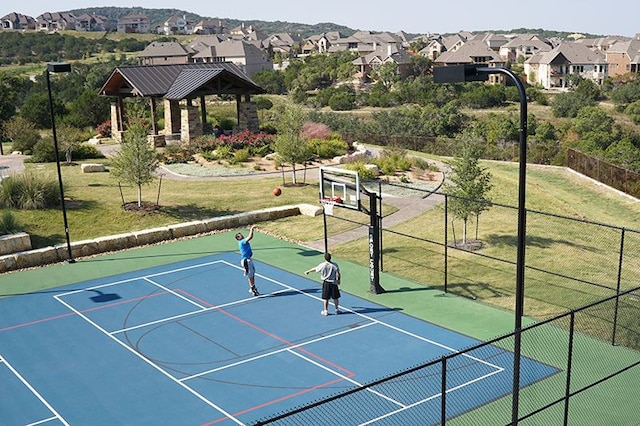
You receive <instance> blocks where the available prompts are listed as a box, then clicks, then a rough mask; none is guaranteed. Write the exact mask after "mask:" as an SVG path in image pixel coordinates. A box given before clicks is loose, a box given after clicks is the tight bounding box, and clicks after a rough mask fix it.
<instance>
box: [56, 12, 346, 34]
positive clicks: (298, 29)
mask: <svg viewBox="0 0 640 426" xmlns="http://www.w3.org/2000/svg"><path fill="white" fill-rule="evenodd" d="M68 12H71V13H73V14H76V15H79V14H83V13H89V14H94V13H95V14H96V15H101V16H104V17H106V18H108V19H109V20H110V21H112V22H113V23H114V26H115V24H116V23H117V22H118V20H120V19H121V18H124V17H125V16H127V15H131V14H143V15H146V16H147V17H148V18H149V20H150V21H151V27H152V28H155V27H157V26H160V25H162V24H163V23H164V22H165V21H166V20H167V19H168V18H169V17H171V16H174V15H175V16H184V17H186V18H187V20H189V21H192V22H194V23H197V22H199V21H200V20H202V19H210V20H214V21H218V20H219V21H222V23H223V25H224V26H225V27H226V28H229V29H231V28H235V27H238V26H240V25H242V24H244V25H245V26H249V25H253V26H254V27H255V28H256V29H258V30H260V31H262V32H265V33H267V34H274V33H289V34H300V36H302V37H309V36H312V35H314V34H322V33H324V32H329V31H340V32H341V33H342V34H344V35H345V36H349V35H351V34H353V33H354V32H355V30H353V29H351V28H348V27H345V26H342V25H336V24H332V23H330V22H326V23H324V22H323V23H319V24H315V25H308V24H301V23H295V22H285V21H275V22H268V21H255V20H241V19H233V18H221V17H217V16H200V15H197V14H194V13H191V12H187V11H185V10H180V9H146V8H143V7H91V8H86V9H73V10H69V11H68Z"/></svg>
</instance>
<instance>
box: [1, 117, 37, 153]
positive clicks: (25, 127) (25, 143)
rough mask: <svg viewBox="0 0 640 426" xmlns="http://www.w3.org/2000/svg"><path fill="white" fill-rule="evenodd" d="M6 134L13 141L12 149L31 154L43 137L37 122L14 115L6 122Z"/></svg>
mask: <svg viewBox="0 0 640 426" xmlns="http://www.w3.org/2000/svg"><path fill="white" fill-rule="evenodd" d="M4 134H5V136H6V137H7V139H9V140H10V141H11V149H12V150H14V151H21V152H22V153H23V154H31V153H32V152H33V148H34V146H35V145H36V144H37V143H38V142H39V141H40V139H41V137H40V132H38V129H36V126H35V124H33V123H32V122H31V121H29V120H27V119H25V118H23V117H14V118H13V119H11V120H9V121H7V122H5V123H4Z"/></svg>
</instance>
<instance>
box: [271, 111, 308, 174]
mask: <svg viewBox="0 0 640 426" xmlns="http://www.w3.org/2000/svg"><path fill="white" fill-rule="evenodd" d="M306 121H307V114H306V113H305V111H304V110H303V109H302V107H300V106H299V105H297V104H287V105H285V106H284V107H283V108H282V110H281V111H280V115H279V118H278V119H277V120H276V123H277V124H276V130H277V131H278V134H277V135H276V139H275V143H274V149H275V152H276V153H277V154H278V156H279V157H280V159H281V160H282V161H283V162H285V163H291V167H292V179H293V183H294V184H296V183H297V178H296V164H302V163H304V162H305V161H307V160H308V159H309V157H310V156H311V149H310V147H309V144H308V141H307V139H306V138H305V137H304V136H303V135H302V127H303V126H304V123H305V122H306Z"/></svg>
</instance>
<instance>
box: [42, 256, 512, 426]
mask: <svg viewBox="0 0 640 426" xmlns="http://www.w3.org/2000/svg"><path fill="white" fill-rule="evenodd" d="M216 263H222V264H225V265H227V266H230V267H232V268H235V269H238V270H242V268H241V267H240V266H237V265H235V264H232V263H230V262H227V261H225V260H217V261H212V262H206V263H202V264H198V265H192V266H188V267H184V268H178V269H174V270H171V271H164V272H160V273H157V274H151V275H144V276H139V277H135V278H130V279H126V280H122V281H116V282H113V283H108V284H103V285H100V286H96V287H92V288H87V289H82V290H76V291H73V292H69V293H64V294H60V295H57V296H54V297H55V298H56V299H58V297H63V296H65V295H68V294H73V293H79V292H83V291H87V290H93V289H98V288H104V287H108V286H112V285H116V284H122V283H126V282H131V281H136V280H139V279H144V280H146V281H148V282H150V283H151V284H154V285H155V284H156V283H155V282H153V281H151V280H148V279H147V277H155V276H162V275H168V274H171V273H175V272H180V271H184V270H189V269H194V268H200V267H204V266H209V265H212V264H216ZM256 276H257V277H260V278H262V279H264V280H266V281H270V282H272V283H274V284H276V285H279V286H281V287H284V288H286V289H288V290H292V291H294V292H297V293H299V294H302V295H304V296H307V297H311V298H313V299H316V300H322V299H321V298H320V297H318V296H315V295H312V294H309V293H306V292H303V291H301V290H299V289H297V288H295V287H292V286H289V285H287V284H284V283H282V282H280V281H277V280H274V279H272V278H269V277H266V276H264V275H261V274H256ZM158 286H160V285H158ZM160 287H161V286H160ZM167 291H169V292H170V293H173V294H175V293H174V292H172V291H170V290H168V289H167ZM276 293H279V292H274V293H272V294H276ZM175 295H176V296H178V297H181V298H184V297H182V296H181V295H178V294H175ZM254 299H255V298H249V299H244V300H242V301H239V302H232V303H229V304H226V305H220V306H214V307H211V308H206V307H201V306H200V305H199V304H196V303H193V304H194V305H196V306H198V307H201V310H199V311H194V312H190V313H185V314H182V315H178V316H176V317H172V318H165V319H161V320H158V321H154V322H152V323H149V324H147V325H151V324H155V323H158V322H164V321H170V320H172V319H173V318H178V317H185V316H190V315H194V314H200V313H202V312H206V311H209V310H215V309H221V308H222V307H223V306H230V305H234V304H238V303H242V302H244V301H246V300H254ZM58 300H59V301H60V302H61V303H63V304H65V305H66V306H67V307H68V308H69V309H71V310H72V311H74V312H76V313H77V314H78V315H79V316H81V317H82V318H84V319H85V320H86V321H88V322H89V323H91V324H93V325H94V326H95V327H96V328H98V329H99V330H101V331H102V332H103V333H105V334H106V335H107V336H109V337H111V338H112V339H114V340H115V341H117V342H118V343H119V344H121V345H122V346H124V347H125V348H127V349H128V350H129V351H131V352H133V353H134V354H136V355H137V356H139V357H140V358H142V359H144V360H145V362H147V363H149V364H150V365H152V366H153V367H154V368H156V369H157V370H158V371H160V372H161V373H163V374H164V375H166V376H168V377H170V378H171V379H172V380H174V381H175V382H177V383H179V384H180V385H181V386H183V387H185V388H186V389H188V390H189V391H190V392H192V393H193V394H194V395H196V396H198V397H199V398H200V399H201V400H203V401H204V402H205V403H207V404H208V405H210V406H211V407H213V408H215V409H217V410H218V411H220V412H221V413H222V414H224V415H226V416H227V417H229V418H230V419H231V420H233V421H235V422H236V423H238V424H242V423H241V422H240V421H239V420H237V419H235V418H234V417H232V416H231V415H230V414H228V413H226V412H225V411H224V410H222V408H220V407H218V406H216V405H215V404H213V403H212V402H211V401H209V400H207V399H206V398H204V397H203V396H202V395H200V394H199V393H197V392H196V391H194V390H192V389H191V388H190V387H189V386H187V385H186V384H184V382H185V381H188V380H190V379H193V378H196V377H200V376H203V375H206V374H211V373H213V372H216V371H220V370H223V369H227V368H231V367H235V366H237V365H240V364H244V363H247V362H251V361H254V360H257V359H260V358H264V357H267V356H271V355H274V354H277V353H280V352H283V351H289V352H291V353H293V354H296V355H298V356H300V357H301V358H303V359H306V358H305V357H302V356H301V355H300V354H298V353H296V352H293V351H294V350H295V349H297V348H300V347H303V346H305V345H309V344H311V343H315V342H318V341H321V340H326V339H329V338H332V337H335V336H337V335H340V334H344V333H348V332H351V331H355V330H359V329H361V328H364V327H368V326H370V325H374V324H378V325H382V326H384V327H388V328H390V329H392V330H394V331H397V332H399V333H402V334H405V335H408V336H410V337H413V338H415V339H418V340H421V341H424V342H426V343H429V344H432V345H434V346H438V347H441V348H443V349H446V350H449V351H451V352H453V353H459V352H460V351H458V350H457V349H454V348H452V347H449V346H446V345H443V344H442V343H439V342H436V341H434V340H430V339H428V338H426V337H422V336H419V335H417V334H414V333H411V332H409V331H407V330H404V329H401V328H399V327H396V326H394V325H391V324H388V323H385V322H383V321H380V320H378V319H376V318H372V317H370V316H368V315H365V314H362V313H359V312H356V311H353V310H351V309H348V308H341V309H343V310H345V311H348V312H351V313H352V314H355V315H357V316H359V317H361V318H364V319H366V320H368V321H370V323H369V324H363V325H361V326H358V327H357V328H353V329H349V330H344V331H342V332H338V333H335V334H332V335H327V336H323V337H322V338H318V339H313V340H310V341H307V342H302V343H299V344H296V345H292V346H287V347H286V348H282V349H280V350H277V351H272V352H268V353H265V354H262V355H259V356H256V357H252V358H248V359H246V360H243V361H239V362H236V363H232V364H229V365H226V366H223V367H219V368H216V369H212V370H208V371H205V372H201V373H198V374H196V375H192V376H188V377H185V378H182V379H176V378H175V377H174V376H172V375H171V374H169V373H167V372H166V371H164V370H163V369H162V368H160V367H159V366H157V365H155V364H153V363H152V362H150V361H148V360H146V359H145V358H144V357H142V356H141V355H140V354H138V353H137V352H135V351H134V350H133V349H132V348H131V347H129V346H127V345H125V344H124V343H123V342H121V341H120V340H119V339H117V338H115V337H113V336H112V334H111V333H108V332H106V331H105V330H104V329H102V328H101V327H99V326H98V325H97V324H95V323H94V322H93V321H91V320H89V319H88V318H87V317H86V316H84V315H83V314H81V313H80V312H79V311H77V310H75V309H73V308H72V307H71V306H70V305H68V304H66V303H65V302H63V301H62V300H61V299H58ZM141 327H143V325H138V326H135V327H132V328H141ZM127 330H129V329H127ZM122 331H123V330H120V331H117V332H113V334H116V333H119V332H122ZM461 356H463V357H466V358H469V359H471V360H474V361H476V362H478V363H481V364H484V365H486V366H489V367H492V368H494V369H495V371H493V372H491V373H489V374H486V375H484V376H480V377H478V378H476V379H473V380H470V381H468V382H465V383H463V384H460V385H459V386H457V387H455V388H452V389H449V390H447V392H451V391H454V390H457V389H460V388H463V387H465V386H467V385H469V384H472V383H474V382H476V381H479V380H483V379H485V378H487V377H490V376H492V375H494V374H498V373H501V372H502V371H504V368H502V367H500V366H498V365H495V364H492V363H490V362H487V361H485V360H482V359H480V358H477V357H474V356H470V355H468V354H462V355H461ZM308 361H309V362H312V361H310V360H308ZM312 363H313V364H314V365H320V364H317V363H316V362H312ZM323 368H325V369H326V370H327V371H330V372H332V373H333V374H335V375H336V376H338V377H343V375H341V374H340V373H338V372H337V371H335V370H331V369H329V368H328V367H323ZM350 381H351V380H350ZM352 382H353V383H354V384H356V385H358V386H362V385H360V384H357V382H355V381H352ZM372 392H374V393H376V392H375V391H372ZM439 395H440V394H437V395H433V396H430V397H429V398H426V399H423V400H421V401H418V402H416V403H413V404H411V405H408V406H405V405H403V404H401V403H399V402H397V401H394V400H393V399H391V398H389V397H385V396H383V395H382V394H380V396H381V397H383V398H385V399H388V400H389V401H394V402H395V403H396V404H398V405H400V406H401V407H403V408H400V409H398V410H395V411H392V412H390V413H388V414H386V415H384V416H382V417H381V418H384V417H386V416H390V415H393V414H395V413H397V412H401V411H403V410H406V409H409V408H411V407H414V406H416V405H419V404H422V403H424V402H428V401H430V400H431V399H433V398H436V397H438V396H439ZM372 421H374V420H372ZM365 424H368V423H365Z"/></svg>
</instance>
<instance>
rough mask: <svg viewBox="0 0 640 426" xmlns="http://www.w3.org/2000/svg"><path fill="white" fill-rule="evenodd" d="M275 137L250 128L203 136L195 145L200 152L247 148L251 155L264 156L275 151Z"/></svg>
mask: <svg viewBox="0 0 640 426" xmlns="http://www.w3.org/2000/svg"><path fill="white" fill-rule="evenodd" d="M273 139H274V137H273V135H269V134H267V133H262V132H260V133H253V132H251V131H249V130H243V131H241V132H238V133H234V134H231V135H221V136H219V137H217V138H216V137H214V136H211V135H207V136H203V137H201V138H199V139H198V140H197V141H196V142H195V144H194V145H195V148H196V149H197V150H198V151H200V152H207V151H209V152H211V151H215V150H218V149H221V148H223V149H225V150H229V151H231V152H235V151H237V150H241V149H247V150H248V152H249V154H250V155H252V156H261V157H262V156H264V155H266V154H269V153H271V152H273V147H272V145H273Z"/></svg>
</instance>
